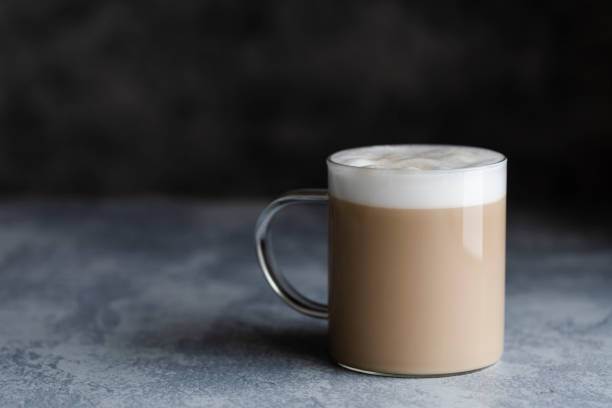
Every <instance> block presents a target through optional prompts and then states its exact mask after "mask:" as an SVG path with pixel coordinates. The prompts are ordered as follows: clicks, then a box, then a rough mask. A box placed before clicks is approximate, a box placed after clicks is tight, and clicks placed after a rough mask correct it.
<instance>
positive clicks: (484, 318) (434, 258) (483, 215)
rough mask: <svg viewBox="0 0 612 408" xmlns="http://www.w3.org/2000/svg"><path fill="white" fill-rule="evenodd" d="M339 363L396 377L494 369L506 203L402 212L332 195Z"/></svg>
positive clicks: (332, 300) (334, 343)
mask: <svg viewBox="0 0 612 408" xmlns="http://www.w3.org/2000/svg"><path fill="white" fill-rule="evenodd" d="M329 207H330V218H329V223H330V225H329V226H330V228H329V320H330V324H329V330H330V352H331V355H332V358H333V359H334V360H336V361H337V362H339V363H340V364H344V365H346V366H349V367H352V368H357V369H361V370H365V371H372V372H379V373H390V374H394V373H397V374H414V375H429V374H444V373H456V372H462V371H468V370H473V369H478V368H482V367H486V366H488V365H490V364H493V363H494V362H496V361H497V360H498V359H499V358H500V356H501V354H502V349H503V333H504V278H505V236H506V234H505V229H506V199H505V197H503V198H502V199H500V200H496V201H493V202H489V203H485V204H483V205H475V206H467V207H458V208H437V209H393V208H383V207H374V206H368V205H363V204H355V203H352V202H348V201H343V200H340V199H337V198H334V197H333V196H331V197H330V202H329Z"/></svg>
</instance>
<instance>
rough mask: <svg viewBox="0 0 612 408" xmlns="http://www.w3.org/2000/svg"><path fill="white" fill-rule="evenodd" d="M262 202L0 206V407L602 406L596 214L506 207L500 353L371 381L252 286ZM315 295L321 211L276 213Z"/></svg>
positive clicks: (609, 369)
mask: <svg viewBox="0 0 612 408" xmlns="http://www.w3.org/2000/svg"><path fill="white" fill-rule="evenodd" d="M261 208H262V203H238V202H233V203H222V202H219V203H188V202H177V201H165V200H149V201H111V202H103V203H78V202H27V201H24V202H4V203H2V204H0V407H21V406H25V407H81V406H82V407H89V406H96V407H114V408H121V407H141V406H142V407H199V406H206V407H225V406H227V407H264V406H265V407H276V406H279V407H280V406H325V407H335V406H345V407H372V406H385V407H400V406H416V407H429V406H453V407H486V406H496V407H532V406H538V407H557V406H580V407H610V406H612V245H611V244H610V240H609V238H610V237H609V234H608V231H606V230H605V229H602V228H600V229H597V228H595V229H593V230H588V231H587V230H585V229H583V228H580V227H573V226H571V225H570V224H565V225H564V224H563V220H560V221H561V222H558V221H559V220H555V219H553V218H543V217H541V216H536V215H530V214H512V213H511V214H510V227H509V244H508V278H507V282H508V287H507V314H506V316H507V318H506V329H507V331H506V343H505V353H504V355H503V358H502V360H501V362H500V363H498V364H497V365H495V366H493V367H491V368H489V369H486V370H483V371H480V372H476V373H473V374H468V375H463V376H455V377H446V378H428V379H395V378H379V377H373V376H367V375H361V374H356V373H352V372H349V371H346V370H344V369H342V368H339V367H337V366H335V365H334V364H333V363H331V362H330V360H329V359H328V357H327V351H326V325H325V322H322V321H318V320H314V319H310V318H307V317H304V316H301V315H299V314H297V313H295V312H294V311H292V310H290V309H289V308H288V307H286V306H285V304H284V303H282V302H281V301H280V300H279V299H278V298H277V297H276V296H275V295H274V294H273V293H272V291H271V290H270V289H269V288H268V287H267V286H266V284H265V282H264V280H263V279H262V276H261V274H260V272H259V270H258V268H257V266H256V263H255V259H254V251H253V247H252V245H253V244H252V227H253V223H254V219H255V217H256V214H257V213H258V211H259V210H260V209H261ZM274 237H275V241H274V242H275V244H276V249H277V250H278V252H279V254H280V255H279V258H280V259H279V264H280V265H281V266H284V267H285V268H286V269H287V271H288V274H289V275H290V278H291V279H292V280H293V281H294V282H295V284H296V285H297V286H298V287H301V288H303V289H304V291H306V292H307V293H309V294H311V295H313V296H316V297H318V298H319V299H322V298H324V297H325V289H326V288H325V285H326V282H325V271H324V265H325V220H324V212H323V210H321V211H319V210H298V209H296V210H291V211H290V212H289V213H287V214H285V215H284V216H283V217H281V218H280V219H279V221H278V223H277V225H276V234H275V235H274Z"/></svg>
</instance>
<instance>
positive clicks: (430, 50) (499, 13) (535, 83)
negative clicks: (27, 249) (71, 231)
mask: <svg viewBox="0 0 612 408" xmlns="http://www.w3.org/2000/svg"><path fill="white" fill-rule="evenodd" d="M610 4H611V3H610V2H603V1H602V2H580V3H576V2H569V1H568V2H563V1H561V2H553V3H550V4H546V5H544V4H542V3H533V2H516V1H501V2H492V3H486V4H477V3H473V2H459V3H452V4H451V3H450V2H444V3H432V2H420V3H412V4H409V3H402V2H399V1H387V2H359V1H351V2H342V1H335V2H317V1H314V2H312V1H244V2H240V1H218V2H217V1H202V0H199V1H188V0H185V1H180V2H160V1H158V2H155V1H146V2H145V1H142V2H137V1H135V2H129V4H125V3H123V2H113V1H107V2H104V1H88V2H83V1H77V0H74V1H73V0H48V1H41V0H25V1H24V0H11V1H3V2H2V3H1V5H0V30H1V32H0V56H1V58H2V64H0V194H1V195H3V196H8V197H13V196H24V195H25V196H47V195H51V196H56V197H64V196H75V195H76V196H83V195H84V196H89V197H91V196H93V197H100V196H126V195H127V196H133V195H165V194H170V195H175V196H183V197H184V196H189V197H198V198H199V197H204V198H225V197H265V198H270V197H272V196H274V195H276V194H278V193H280V192H282V191H283V190H287V189H291V188H295V187H304V186H308V187H319V186H324V185H325V166H324V158H325V157H326V156H327V155H328V154H330V153H331V152H333V151H336V150H338V149H342V148H346V147H352V146H358V145H369V144H379V143H454V144H469V145H478V146H484V147H489V148H492V149H496V150H499V151H501V152H503V153H506V154H507V156H508V157H509V158H510V176H509V177H510V179H509V183H510V184H509V188H510V192H511V194H510V198H511V202H512V203H514V204H525V205H527V206H532V205H533V206H536V205H541V206H543V207H544V208H545V207H546V206H549V205H550V204H551V203H552V202H555V203H556V204H555V207H558V206H561V207H571V208H579V207H583V206H582V205H581V204H585V203H586V204H588V206H589V207H590V208H592V207H597V208H604V207H605V206H606V205H607V203H608V201H609V199H610V198H611V192H610V191H611V189H610V188H609V186H610V183H609V176H608V174H609V173H610V170H611V169H610V167H611V166H610V158H611V157H612V139H611V137H610V136H611V133H612V118H611V112H612V109H611V108H612V98H611V97H610V95H611V90H612V89H611V77H612V75H611V71H612V70H611V68H612V65H611V64H610V63H609V61H608V59H609V56H610V53H611V51H612V29H611V27H612V25H611V24H610V23H609V22H610V21H611V20H610V17H611V14H612V13H611V11H612V6H611V5H610Z"/></svg>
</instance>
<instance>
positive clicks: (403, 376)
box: [336, 360, 499, 378]
mask: <svg viewBox="0 0 612 408" xmlns="http://www.w3.org/2000/svg"><path fill="white" fill-rule="evenodd" d="M498 361H499V360H498ZM336 364H338V365H339V366H340V367H342V368H346V369H347V370H350V371H354V372H356V373H360V374H369V375H376V376H379V377H395V378H440V377H452V376H455V375H464V374H471V373H475V372H477V371H481V370H484V369H485V368H489V367H491V366H494V365H495V364H497V361H495V362H494V363H492V364H489V365H486V366H484V367H479V368H475V369H473V370H466V371H457V372H453V373H440V374H402V373H385V372H379V371H370V370H364V369H361V368H356V367H351V366H350V365H347V364H344V363H340V362H338V361H336Z"/></svg>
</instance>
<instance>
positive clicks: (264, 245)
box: [255, 189, 329, 319]
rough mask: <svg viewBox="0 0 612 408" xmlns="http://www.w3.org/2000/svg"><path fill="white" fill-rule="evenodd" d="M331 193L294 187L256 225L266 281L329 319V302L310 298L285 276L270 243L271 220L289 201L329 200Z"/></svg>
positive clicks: (300, 307)
mask: <svg viewBox="0 0 612 408" xmlns="http://www.w3.org/2000/svg"><path fill="white" fill-rule="evenodd" d="M328 199H329V196H328V194H327V190H325V189H303V190H295V191H290V192H288V193H285V194H283V195H282V196H280V197H279V198H277V199H276V200H274V201H272V202H271V203H270V204H268V206H267V207H266V208H264V210H263V211H262V212H261V214H260V215H259V218H258V219H257V224H256V226H255V247H256V248H257V260H258V261H259V266H260V267H261V270H262V272H263V274H264V276H265V278H266V281H267V282H268V284H269V285H270V287H271V288H272V290H273V291H274V293H276V294H277V295H278V296H279V297H280V298H281V299H283V300H284V301H285V302H286V303H287V304H288V305H289V306H291V307H292V308H294V309H295V310H297V311H298V312H300V313H304V314H305V315H307V316H311V317H317V318H319V319H327V318H328V317H329V310H328V307H327V305H325V304H323V303H319V302H315V301H314V300H310V299H308V298H307V297H306V296H304V295H302V294H301V293H299V292H298V291H297V290H296V289H295V288H294V287H293V286H292V285H291V284H290V283H289V281H288V280H287V278H285V276H284V275H283V274H282V273H281V271H280V270H279V269H278V267H277V266H276V262H275V261H274V257H273V255H272V251H271V248H270V246H269V245H268V240H269V234H270V229H269V227H270V221H272V219H273V218H274V216H275V215H276V213H277V212H279V211H280V210H281V209H283V208H285V207H286V206H288V205H292V204H299V203H320V202H327V201H328Z"/></svg>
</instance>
